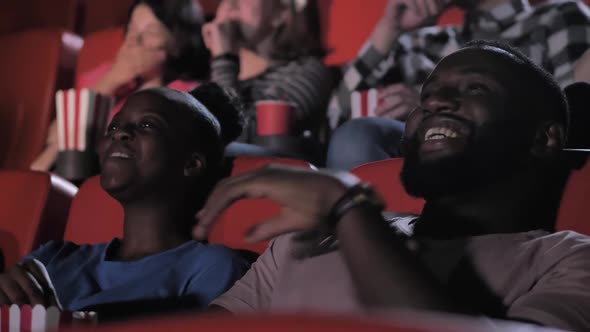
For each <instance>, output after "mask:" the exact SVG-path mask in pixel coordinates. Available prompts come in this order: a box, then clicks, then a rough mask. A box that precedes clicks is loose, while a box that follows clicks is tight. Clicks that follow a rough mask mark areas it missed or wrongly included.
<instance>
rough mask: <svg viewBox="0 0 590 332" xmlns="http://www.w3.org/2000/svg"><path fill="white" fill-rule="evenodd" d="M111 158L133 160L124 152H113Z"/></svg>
mask: <svg viewBox="0 0 590 332" xmlns="http://www.w3.org/2000/svg"><path fill="white" fill-rule="evenodd" d="M111 157H113V158H126V159H127V158H131V156H130V155H128V154H126V153H123V152H113V153H111Z"/></svg>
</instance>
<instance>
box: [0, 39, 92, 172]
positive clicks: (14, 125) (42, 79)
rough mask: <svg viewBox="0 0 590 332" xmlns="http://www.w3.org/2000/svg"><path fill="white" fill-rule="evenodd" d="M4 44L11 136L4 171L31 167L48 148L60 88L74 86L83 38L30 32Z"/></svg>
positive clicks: (1, 99)
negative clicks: (49, 133) (46, 143)
mask: <svg viewBox="0 0 590 332" xmlns="http://www.w3.org/2000/svg"><path fill="white" fill-rule="evenodd" d="M0 44H1V45H2V46H3V47H2V52H0V73H2V75H0V118H1V119H2V120H6V122H4V121H2V122H0V132H2V133H3V134H2V135H3V136H10V137H3V138H5V139H6V141H4V142H8V146H5V145H4V144H2V146H3V147H2V149H0V153H1V154H0V161H1V162H2V164H0V167H4V168H16V169H28V168H29V166H30V164H31V163H32V162H33V160H34V159H35V158H36V157H37V156H38V154H39V153H40V152H41V151H42V149H43V147H44V146H45V142H46V137H47V129H48V127H49V123H50V121H51V120H52V118H53V115H54V109H55V102H54V100H55V99H54V96H55V92H56V90H57V89H60V88H69V87H71V84H72V77H73V70H74V64H75V62H76V59H77V55H78V52H79V50H80V48H81V46H82V40H81V39H80V38H79V37H77V36H75V35H72V34H70V33H64V32H62V31H61V30H30V31H24V32H19V33H15V34H10V35H4V36H0ZM14 144H18V146H17V147H14ZM10 145H12V146H10Z"/></svg>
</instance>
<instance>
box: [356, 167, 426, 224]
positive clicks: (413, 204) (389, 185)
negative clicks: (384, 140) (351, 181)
mask: <svg viewBox="0 0 590 332" xmlns="http://www.w3.org/2000/svg"><path fill="white" fill-rule="evenodd" d="M403 162H404V160H403V159H402V158H394V159H387V160H382V161H376V162H372V163H368V164H364V165H361V166H359V167H356V168H355V169H353V170H352V171H351V172H352V173H353V174H354V175H356V176H358V177H359V178H360V179H361V180H363V181H366V182H368V183H370V184H371V185H372V186H373V187H374V188H375V189H376V190H377V191H378V192H379V193H380V194H381V197H382V198H383V199H384V200H385V203H386V207H385V209H386V210H387V211H393V212H403V213H413V214H420V213H421V212H422V207H423V205H424V200H422V199H417V198H413V197H411V196H410V195H408V194H407V193H406V191H405V189H404V187H403V185H402V183H401V181H400V179H399V175H400V173H401V170H402V166H403Z"/></svg>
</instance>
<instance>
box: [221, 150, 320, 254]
mask: <svg viewBox="0 0 590 332" xmlns="http://www.w3.org/2000/svg"><path fill="white" fill-rule="evenodd" d="M271 163H275V164H281V165H289V166H296V167H305V168H313V166H312V165H311V164H309V163H307V162H305V161H302V160H295V159H283V158H271V157H237V158H235V159H234V163H233V169H232V176H235V175H238V174H242V173H245V172H249V171H253V170H256V169H258V168H261V167H264V166H266V165H268V164H271ZM279 212H280V207H279V206H278V205H277V204H275V203H273V202H271V201H269V200H264V199H247V200H243V201H239V202H237V203H235V204H234V205H232V206H231V207H230V208H229V209H228V210H227V211H226V212H225V213H223V214H222V215H221V216H220V217H219V219H218V220H217V221H216V222H215V224H214V225H213V228H212V230H211V233H210V235H209V241H210V242H211V243H221V244H224V245H226V246H228V247H230V248H234V249H245V250H250V251H253V252H257V253H262V252H263V251H264V249H266V247H267V245H268V243H267V242H263V243H256V244H250V243H246V242H245V241H244V234H245V232H246V230H248V229H249V228H250V227H252V226H254V225H255V224H257V223H259V222H261V221H264V220H267V219H269V218H272V217H274V216H276V215H277V214H278V213H279Z"/></svg>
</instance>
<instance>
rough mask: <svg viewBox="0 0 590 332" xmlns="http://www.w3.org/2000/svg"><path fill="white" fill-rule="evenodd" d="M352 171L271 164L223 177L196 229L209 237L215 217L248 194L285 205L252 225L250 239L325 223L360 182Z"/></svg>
mask: <svg viewBox="0 0 590 332" xmlns="http://www.w3.org/2000/svg"><path fill="white" fill-rule="evenodd" d="M357 182H358V179H357V178H355V177H354V176H352V175H347V176H339V177H336V176H333V175H330V174H327V173H322V172H318V171H313V170H307V169H302V168H294V167H286V166H276V165H270V166H267V167H264V168H261V169H259V170H256V171H254V172H250V173H246V174H243V175H239V176H236V177H231V178H228V179H226V180H224V181H222V182H221V183H220V184H219V185H218V186H217V187H216V188H215V190H214V191H213V193H212V194H211V195H210V196H209V199H208V200H207V203H206V204H205V206H204V207H203V209H202V210H201V211H200V212H199V213H198V214H197V218H198V222H197V225H196V226H195V228H194V230H193V235H194V237H195V238H196V239H205V238H206V237H207V234H208V233H209V230H210V228H211V226H212V224H213V223H214V222H215V219H216V218H217V217H218V216H219V215H220V214H221V213H222V212H223V211H224V210H225V209H226V208H228V207H229V206H230V205H231V204H233V203H234V202H236V201H238V200H240V199H244V198H267V199H270V200H272V201H274V202H276V203H278V204H279V205H281V206H282V211H281V213H280V214H279V215H278V216H276V217H274V218H271V219H270V220H266V221H264V222H261V223H260V224H258V225H256V226H254V227H252V228H251V229H250V230H248V232H247V236H246V240H247V241H250V242H259V241H264V240H268V239H271V238H273V237H276V236H278V235H281V234H284V233H290V232H299V231H311V230H315V229H317V228H319V227H321V222H322V220H324V219H325V217H326V216H328V215H329V213H330V210H331V208H332V207H333V205H334V204H335V203H336V201H337V200H338V199H339V198H340V197H342V195H344V193H345V192H346V190H347V189H348V188H349V187H350V186H352V185H354V184H356V183H357Z"/></svg>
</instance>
